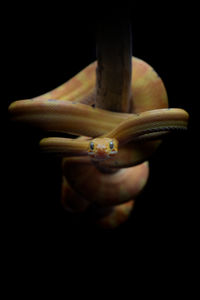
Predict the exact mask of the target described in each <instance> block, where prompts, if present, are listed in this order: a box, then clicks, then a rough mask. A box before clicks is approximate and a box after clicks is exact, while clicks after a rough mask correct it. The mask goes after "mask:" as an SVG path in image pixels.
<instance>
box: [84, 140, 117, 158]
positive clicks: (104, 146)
mask: <svg viewBox="0 0 200 300" xmlns="http://www.w3.org/2000/svg"><path fill="white" fill-rule="evenodd" d="M117 153H118V141H117V140H116V139H111V138H95V139H93V140H91V141H90V143H89V147H88V155H89V156H90V157H91V158H93V159H95V160H105V159H108V158H111V157H113V156H114V155H116V154H117Z"/></svg>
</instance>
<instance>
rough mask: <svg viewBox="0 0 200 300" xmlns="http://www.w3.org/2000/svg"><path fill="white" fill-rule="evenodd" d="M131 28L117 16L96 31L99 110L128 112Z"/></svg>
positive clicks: (102, 24)
mask: <svg viewBox="0 0 200 300" xmlns="http://www.w3.org/2000/svg"><path fill="white" fill-rule="evenodd" d="M131 59H132V47H131V26H130V23H129V21H128V20H125V19H123V20H120V19H119V18H118V17H117V16H116V17H115V18H112V19H111V20H109V21H108V20H103V22H101V23H100V24H99V26H98V30H97V61H98V66H97V77H96V78H97V79H96V87H97V94H96V107H99V108H103V109H107V110H111V111H118V112H129V108H130V98H131V95H130V91H131V73H132V63H131Z"/></svg>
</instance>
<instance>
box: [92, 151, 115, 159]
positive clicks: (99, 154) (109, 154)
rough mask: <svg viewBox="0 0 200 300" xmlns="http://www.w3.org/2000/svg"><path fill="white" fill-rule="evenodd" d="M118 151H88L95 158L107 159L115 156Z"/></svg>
mask: <svg viewBox="0 0 200 300" xmlns="http://www.w3.org/2000/svg"><path fill="white" fill-rule="evenodd" d="M117 153H118V151H110V152H105V151H104V152H103V151H97V152H88V155H89V156H90V157H91V158H92V159H95V160H106V159H108V158H111V157H113V156H115V155H116V154H117Z"/></svg>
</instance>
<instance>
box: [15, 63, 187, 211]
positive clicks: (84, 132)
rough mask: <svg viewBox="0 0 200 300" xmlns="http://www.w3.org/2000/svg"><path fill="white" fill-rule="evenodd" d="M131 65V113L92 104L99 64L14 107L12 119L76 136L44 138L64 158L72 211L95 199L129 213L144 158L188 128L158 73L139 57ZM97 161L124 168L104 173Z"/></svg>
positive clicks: (143, 172)
mask: <svg viewBox="0 0 200 300" xmlns="http://www.w3.org/2000/svg"><path fill="white" fill-rule="evenodd" d="M132 65H133V66H132V69H133V72H132V102H131V113H117V112H111V111H106V110H103V109H99V108H94V107H92V104H94V103H95V93H96V87H95V69H96V62H94V63H92V64H91V65H89V66H88V67H87V68H85V69H84V70H83V71H82V72H80V73H79V74H78V75H76V76H75V77H74V78H72V79H71V80H69V81H68V82H66V83H64V84H63V85H61V86H60V87H58V88H56V89H54V90H53V91H50V92H48V93H46V94H44V95H41V96H39V97H35V98H33V99H29V100H20V101H16V102H13V103H12V104H11V105H10V107H9V111H10V115H11V118H12V120H13V121H17V122H24V123H26V124H27V123H29V124H31V125H33V126H37V127H39V128H40V129H42V130H44V131H53V132H63V133H67V134H73V135H76V136H77V138H76V139H74V138H65V137H64V138H60V137H51V138H50V137H47V138H44V139H42V140H41V141H40V146H41V148H42V149H43V150H44V151H46V152H52V153H59V154H61V155H62V156H63V157H65V158H64V160H63V172H64V177H63V192H62V199H64V200H63V201H64V203H65V206H67V207H68V208H71V209H72V210H75V211H82V210H85V209H86V208H87V207H88V205H89V204H90V203H91V202H93V203H96V204H98V205H100V206H111V205H118V206H116V210H115V212H116V211H119V210H120V211H123V212H124V215H127V214H128V213H129V212H130V209H131V207H132V205H129V204H126V203H124V202H127V201H129V200H131V199H133V198H134V196H135V195H137V193H138V192H139V191H140V190H141V189H142V188H143V186H144V184H145V182H146V180H147V178H148V164H147V162H145V161H146V160H147V159H148V158H149V156H150V155H151V154H152V153H153V152H154V151H155V150H156V148H157V147H158V145H159V144H160V141H161V138H162V137H163V136H164V135H165V134H167V133H169V132H171V131H175V130H180V129H186V128H187V124H188V117H189V116H188V113H187V112H186V111H185V110H183V109H179V108H171V109H169V108H168V100H167V94H166V90H165V87H164V85H163V83H162V80H161V79H160V77H159V76H158V75H157V73H156V72H155V71H154V70H153V69H152V68H151V67H150V66H149V65H148V64H147V63H145V62H143V61H142V60H140V59H137V58H134V57H133V59H132ZM95 163H98V167H101V168H106V169H107V170H108V169H110V168H111V170H112V169H113V168H118V169H120V171H119V172H117V173H115V174H112V173H107V174H104V173H102V172H100V171H99V169H98V168H96V166H95ZM139 163H141V164H139ZM127 167H129V168H127ZM121 168H123V169H121ZM133 182H134V184H133ZM121 203H123V204H121ZM131 203H132V202H131ZM120 205H121V206H120ZM119 207H120V209H119Z"/></svg>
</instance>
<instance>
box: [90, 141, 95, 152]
mask: <svg viewBox="0 0 200 300" xmlns="http://www.w3.org/2000/svg"><path fill="white" fill-rule="evenodd" d="M90 150H94V143H93V142H91V143H90Z"/></svg>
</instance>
